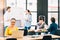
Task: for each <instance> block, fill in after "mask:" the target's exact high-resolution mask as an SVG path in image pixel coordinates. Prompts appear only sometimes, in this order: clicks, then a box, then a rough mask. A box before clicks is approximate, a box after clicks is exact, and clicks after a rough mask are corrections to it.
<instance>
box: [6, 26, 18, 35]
mask: <svg viewBox="0 0 60 40" xmlns="http://www.w3.org/2000/svg"><path fill="white" fill-rule="evenodd" d="M17 30H18V28H17V27H14V28H13V29H12V30H11V29H10V28H9V27H7V28H6V31H5V36H8V35H10V36H11V35H12V33H13V31H17Z"/></svg>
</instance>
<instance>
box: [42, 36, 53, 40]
mask: <svg viewBox="0 0 60 40" xmlns="http://www.w3.org/2000/svg"><path fill="white" fill-rule="evenodd" d="M42 40H52V37H51V36H44V37H43V39H42Z"/></svg>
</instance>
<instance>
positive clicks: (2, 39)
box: [0, 35, 60, 40]
mask: <svg viewBox="0 0 60 40" xmlns="http://www.w3.org/2000/svg"><path fill="white" fill-rule="evenodd" d="M51 36H52V38H53V39H55V38H60V36H57V35H51ZM7 38H11V37H0V40H6V39H7ZM38 39H39V40H40V39H43V35H39V37H36V38H32V36H24V37H23V38H17V40H38Z"/></svg>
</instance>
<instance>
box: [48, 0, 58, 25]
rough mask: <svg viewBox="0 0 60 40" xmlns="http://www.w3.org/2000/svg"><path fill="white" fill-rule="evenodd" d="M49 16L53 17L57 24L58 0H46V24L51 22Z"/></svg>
mask: <svg viewBox="0 0 60 40" xmlns="http://www.w3.org/2000/svg"><path fill="white" fill-rule="evenodd" d="M51 17H55V19H56V23H57V24H58V0H48V25H50V24H51V21H50V19H51Z"/></svg>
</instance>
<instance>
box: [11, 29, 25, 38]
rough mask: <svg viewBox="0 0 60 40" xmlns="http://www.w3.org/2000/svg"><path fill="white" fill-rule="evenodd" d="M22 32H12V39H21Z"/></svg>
mask: <svg viewBox="0 0 60 40" xmlns="http://www.w3.org/2000/svg"><path fill="white" fill-rule="evenodd" d="M23 35H24V30H18V31H13V33H12V37H13V38H23Z"/></svg>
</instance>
